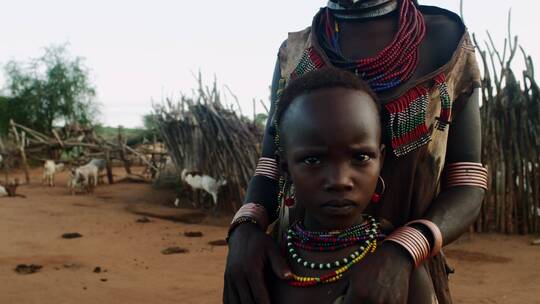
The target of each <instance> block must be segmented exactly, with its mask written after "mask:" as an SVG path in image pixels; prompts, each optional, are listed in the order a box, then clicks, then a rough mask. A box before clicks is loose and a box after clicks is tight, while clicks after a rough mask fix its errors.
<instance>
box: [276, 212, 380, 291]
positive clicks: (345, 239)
mask: <svg viewBox="0 0 540 304" xmlns="http://www.w3.org/2000/svg"><path fill="white" fill-rule="evenodd" d="M382 238H383V235H382V234H381V232H380V229H379V223H378V222H377V221H376V220H375V219H374V218H373V217H371V216H368V219H367V220H366V221H365V222H364V223H363V224H360V225H355V226H352V227H350V228H348V229H346V230H342V231H331V232H313V231H307V230H305V229H304V228H303V226H302V223H301V222H300V221H297V222H295V223H294V224H293V225H291V227H290V228H289V229H288V231H287V241H286V243H287V252H288V254H289V256H290V258H291V259H292V260H293V261H295V262H296V263H298V264H299V265H301V266H303V267H306V268H309V269H314V270H330V269H335V270H333V271H330V272H329V273H326V274H324V275H321V276H317V277H306V276H299V275H293V280H292V281H290V283H289V284H290V285H292V286H296V287H309V286H315V285H319V284H325V283H332V282H335V281H337V280H339V279H340V278H342V277H343V274H344V273H345V272H347V271H348V270H349V269H350V268H351V267H352V266H353V265H354V264H356V263H358V262H360V261H361V260H362V259H363V258H364V257H365V256H366V254H368V253H370V252H374V251H375V249H376V248H377V240H378V239H382ZM353 245H358V249H356V250H354V251H353V252H352V253H350V254H348V255H347V256H345V257H344V258H341V259H338V260H336V261H334V262H332V263H316V262H311V261H308V260H306V259H305V258H303V257H301V256H300V255H299V253H298V251H297V249H303V250H306V251H312V252H334V251H337V250H340V249H344V248H347V247H351V246H353Z"/></svg>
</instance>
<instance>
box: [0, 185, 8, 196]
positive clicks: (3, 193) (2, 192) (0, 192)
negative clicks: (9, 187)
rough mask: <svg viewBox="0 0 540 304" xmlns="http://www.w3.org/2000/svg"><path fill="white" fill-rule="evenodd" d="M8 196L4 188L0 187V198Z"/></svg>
mask: <svg viewBox="0 0 540 304" xmlns="http://www.w3.org/2000/svg"><path fill="white" fill-rule="evenodd" d="M4 196H8V193H7V191H6V188H4V187H2V186H0V197H4Z"/></svg>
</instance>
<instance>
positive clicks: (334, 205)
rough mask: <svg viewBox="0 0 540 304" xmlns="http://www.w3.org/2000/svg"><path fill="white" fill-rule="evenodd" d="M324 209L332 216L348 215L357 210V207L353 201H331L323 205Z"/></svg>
mask: <svg viewBox="0 0 540 304" xmlns="http://www.w3.org/2000/svg"><path fill="white" fill-rule="evenodd" d="M321 207H322V209H323V210H324V211H325V212H326V213H328V214H331V215H347V214H349V213H351V212H352V211H353V210H354V209H356V207H357V205H356V203H355V202H353V201H351V200H346V199H345V200H331V201H328V202H326V203H324V204H322V205H321Z"/></svg>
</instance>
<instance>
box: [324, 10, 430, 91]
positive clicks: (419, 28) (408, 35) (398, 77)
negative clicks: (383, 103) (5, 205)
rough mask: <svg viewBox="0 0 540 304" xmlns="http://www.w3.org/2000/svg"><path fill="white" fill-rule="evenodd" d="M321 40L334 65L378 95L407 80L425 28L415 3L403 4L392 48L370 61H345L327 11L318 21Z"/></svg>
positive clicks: (335, 25)
mask: <svg viewBox="0 0 540 304" xmlns="http://www.w3.org/2000/svg"><path fill="white" fill-rule="evenodd" d="M316 23H317V24H318V31H317V32H318V33H317V34H318V40H319V41H320V44H321V47H322V48H323V50H324V51H325V53H326V55H327V57H328V58H329V59H330V61H331V62H332V64H333V65H334V66H336V67H338V68H341V69H346V70H349V71H351V72H354V73H356V74H357V75H359V76H360V77H362V78H363V79H364V80H366V81H367V82H368V84H369V85H370V86H371V88H372V89H373V90H374V91H375V92H381V91H385V90H389V89H392V88H395V87H397V86H399V85H400V84H401V83H403V82H405V81H406V80H408V79H409V78H410V77H411V76H412V74H413V73H414V71H415V70H416V67H417V65H418V49H419V45H420V43H421V42H422V40H423V38H424V36H425V33H426V25H425V22H424V17H423V16H422V13H421V12H420V11H419V10H418V9H417V8H416V6H415V5H414V3H413V2H412V0H401V4H400V9H399V24H398V31H397V33H396V35H395V37H394V39H393V41H392V43H390V45H388V46H387V47H385V48H384V49H383V50H381V51H380V52H379V53H378V54H377V55H375V56H374V57H370V58H361V59H358V60H351V59H348V58H346V57H345V56H344V55H343V54H342V51H341V48H340V45H339V42H340V40H339V32H340V27H339V24H338V22H337V21H336V20H335V18H334V15H333V13H332V10H330V9H329V8H325V9H323V10H322V12H321V14H320V15H319V16H318V20H316Z"/></svg>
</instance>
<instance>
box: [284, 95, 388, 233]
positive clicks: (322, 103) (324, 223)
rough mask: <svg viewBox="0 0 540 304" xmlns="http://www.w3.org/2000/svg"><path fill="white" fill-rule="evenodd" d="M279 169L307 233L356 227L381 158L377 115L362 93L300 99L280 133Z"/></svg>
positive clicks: (289, 112) (373, 187)
mask: <svg viewBox="0 0 540 304" xmlns="http://www.w3.org/2000/svg"><path fill="white" fill-rule="evenodd" d="M280 131H281V134H282V135H283V136H282V138H283V139H282V140H283V141H284V142H283V146H284V148H285V155H283V156H282V158H281V162H280V163H281V166H282V169H283V170H284V171H285V173H286V174H287V175H288V177H289V178H290V179H291V180H292V182H293V184H294V186H295V190H296V200H297V204H299V205H300V206H301V207H303V208H304V209H305V217H304V225H305V226H306V228H308V229H325V230H332V229H343V228H346V227H349V226H351V225H354V224H356V223H357V221H358V220H359V218H360V215H361V213H362V211H363V210H364V209H365V208H366V206H367V205H368V204H369V202H370V200H371V197H372V195H373V192H374V191H375V188H376V186H377V180H378V176H379V173H380V170H381V166H382V161H383V158H384V147H383V146H382V145H381V129H380V121H379V115H378V112H377V108H376V105H375V103H374V102H373V100H372V99H371V97H370V96H369V95H367V94H366V93H364V92H361V91H356V90H350V89H344V88H330V89H320V90H317V91H315V92H313V93H310V94H305V95H301V96H299V97H297V98H295V100H294V101H293V102H292V103H291V105H290V106H289V108H288V109H287V111H286V112H285V113H284V117H283V119H282V125H281V127H280Z"/></svg>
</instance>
